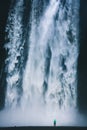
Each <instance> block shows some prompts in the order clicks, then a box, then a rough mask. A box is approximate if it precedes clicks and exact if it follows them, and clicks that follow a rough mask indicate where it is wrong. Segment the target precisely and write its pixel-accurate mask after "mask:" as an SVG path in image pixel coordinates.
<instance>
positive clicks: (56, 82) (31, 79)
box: [22, 0, 79, 109]
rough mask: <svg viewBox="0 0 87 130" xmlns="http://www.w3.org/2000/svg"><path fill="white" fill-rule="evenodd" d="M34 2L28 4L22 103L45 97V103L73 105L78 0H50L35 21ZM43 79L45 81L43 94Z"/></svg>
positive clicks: (65, 106) (75, 94)
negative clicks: (27, 49) (29, 29)
mask: <svg viewBox="0 0 87 130" xmlns="http://www.w3.org/2000/svg"><path fill="white" fill-rule="evenodd" d="M33 2H34V1H33ZM34 6H35V3H34V4H33V5H32V9H33V10H32V12H31V32H30V38H29V43H30V46H29V53H28V60H27V64H26V69H25V71H24V78H23V97H22V101H23V100H24V102H22V103H23V106H24V103H25V104H27V105H29V104H30V103H31V104H35V103H40V102H41V103H42V100H45V103H46V104H47V105H48V104H49V105H50V104H51V105H53V106H54V105H55V106H57V107H59V108H60V107H61V108H66V109H67V108H68V107H70V106H73V107H75V106H76V97H77V91H76V86H77V84H76V83H77V81H76V80H77V75H76V74H77V58H78V9H79V1H77V2H76V1H72V0H68V1H66V2H65V5H64V6H63V3H62V1H60V0H58V1H56V0H51V1H50V3H49V5H48V7H47V8H46V10H45V11H44V14H43V16H41V17H40V21H39V24H38V25H37V21H36V15H35V13H36V12H35V11H36V10H34ZM48 46H49V48H50V51H51V57H50V66H49V74H48V75H49V76H48V77H45V76H46V75H45V73H46V72H45V70H46V69H45V68H46V64H45V62H46V57H47V55H48V54H47V51H48V49H47V48H48ZM48 57H49V56H48ZM44 82H46V84H47V88H46V89H47V90H46V92H45V96H44V95H43V91H44V90H43V84H44ZM43 97H44V99H43ZM51 107H52V106H51Z"/></svg>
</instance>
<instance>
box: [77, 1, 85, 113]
mask: <svg viewBox="0 0 87 130" xmlns="http://www.w3.org/2000/svg"><path fill="white" fill-rule="evenodd" d="M79 25H80V33H79V36H80V37H79V38H80V39H79V43H80V54H79V59H78V106H79V109H80V111H82V112H86V111H87V0H80V23H79Z"/></svg>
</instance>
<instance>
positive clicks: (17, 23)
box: [5, 0, 24, 107]
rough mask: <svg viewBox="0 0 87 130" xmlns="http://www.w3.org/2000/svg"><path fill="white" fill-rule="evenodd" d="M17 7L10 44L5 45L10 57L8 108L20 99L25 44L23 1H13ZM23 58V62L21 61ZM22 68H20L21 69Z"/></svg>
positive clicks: (10, 21) (12, 12)
mask: <svg viewBox="0 0 87 130" xmlns="http://www.w3.org/2000/svg"><path fill="white" fill-rule="evenodd" d="M12 2H13V4H14V5H15V7H13V5H12V7H11V10H10V13H9V17H8V24H7V27H6V32H8V40H9V42H8V43H7V44H6V45H5V48H6V49H7V50H8V57H7V59H6V61H5V63H6V72H7V79H6V81H7V92H6V100H5V106H6V107H13V106H15V105H16V104H17V102H18V99H19V94H18V91H20V90H19V89H20V88H19V86H18V85H19V82H20V68H21V66H22V65H19V64H22V62H23V56H22V50H23V47H24V43H23V40H22V33H23V32H22V30H23V28H22V17H23V10H24V8H23V0H20V1H12ZM20 56H21V61H19V60H20ZM18 58H19V59H18ZM19 67H20V68H19Z"/></svg>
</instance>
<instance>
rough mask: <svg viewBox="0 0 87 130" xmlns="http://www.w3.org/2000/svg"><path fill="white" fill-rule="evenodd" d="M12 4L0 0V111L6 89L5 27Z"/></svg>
mask: <svg viewBox="0 0 87 130" xmlns="http://www.w3.org/2000/svg"><path fill="white" fill-rule="evenodd" d="M10 3H11V0H0V109H2V108H3V107H4V99H5V89H6V87H5V84H6V78H5V71H4V68H5V65H4V60H5V57H6V52H5V49H4V48H3V46H4V43H5V26H6V21H7V17H8V12H9V7H10Z"/></svg>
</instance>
